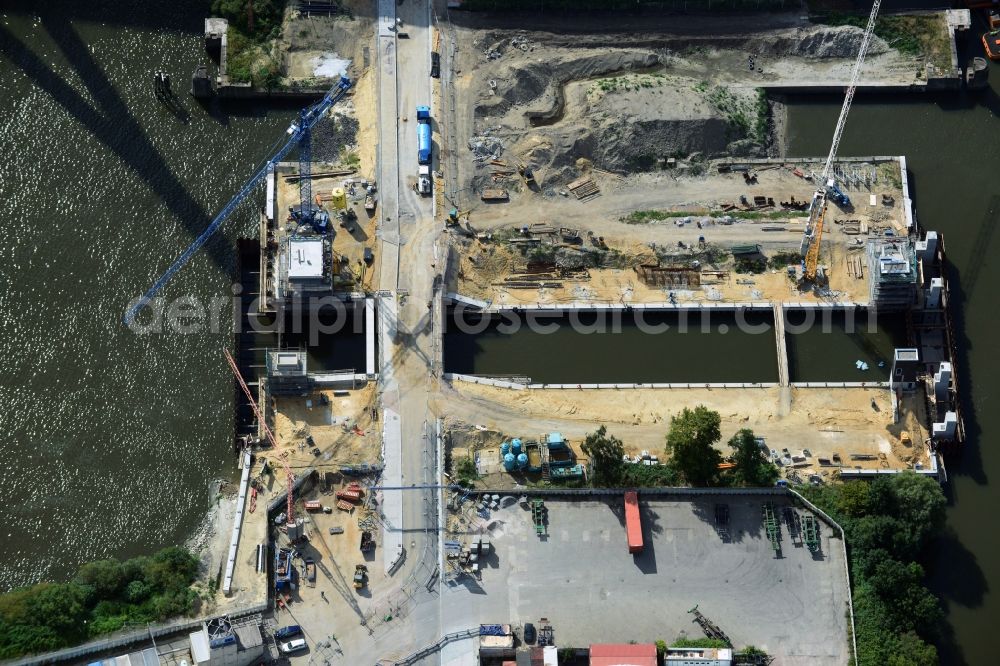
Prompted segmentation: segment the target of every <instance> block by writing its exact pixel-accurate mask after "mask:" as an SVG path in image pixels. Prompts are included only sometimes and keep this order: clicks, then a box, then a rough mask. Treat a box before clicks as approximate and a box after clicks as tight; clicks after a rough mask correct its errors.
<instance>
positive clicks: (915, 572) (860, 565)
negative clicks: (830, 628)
mask: <svg viewBox="0 0 1000 666" xmlns="http://www.w3.org/2000/svg"><path fill="white" fill-rule="evenodd" d="M803 494H805V495H806V496H807V497H809V499H810V500H811V501H813V502H814V503H815V504H817V505H818V506H820V507H821V508H823V509H824V510H825V511H827V512H828V513H830V514H831V515H832V516H833V517H834V519H836V520H837V521H838V522H839V523H840V524H841V526H842V527H843V528H844V532H845V534H846V536H847V545H848V548H849V552H850V561H851V572H852V576H851V578H852V583H853V592H854V620H855V634H856V639H857V643H858V655H857V656H858V663H859V664H861V665H862V666H867V665H869V664H870V665H872V666H875V665H876V664H879V665H882V664H896V665H899V666H902V665H903V664H917V665H920V666H923V665H925V664H926V665H930V664H936V663H937V651H936V649H935V648H934V646H933V645H931V644H929V643H928V642H927V640H926V639H930V638H934V637H936V635H937V631H938V627H939V626H940V623H941V621H942V618H943V613H942V610H941V607H940V604H939V603H938V600H937V599H936V598H935V597H934V596H933V595H932V594H931V593H930V592H929V591H928V590H927V588H925V587H924V585H923V578H924V571H923V568H922V567H921V566H920V565H919V564H917V563H916V562H914V560H915V558H916V557H917V556H918V555H919V554H920V553H921V551H922V549H923V548H924V546H925V545H926V544H927V542H928V541H929V540H930V539H931V538H932V537H933V536H934V534H935V533H936V531H937V530H938V529H940V527H941V525H942V524H943V521H944V505H945V498H944V494H943V493H942V492H941V487H940V486H939V485H938V484H937V483H936V482H935V481H934V480H933V479H929V478H927V477H924V476H920V475H917V474H915V473H913V472H902V473H899V474H894V475H892V476H891V477H888V478H887V477H882V478H879V479H876V480H875V481H873V482H871V483H870V484H868V483H866V482H863V481H852V482H849V483H844V484H841V485H838V486H826V487H806V488H804V489H803Z"/></svg>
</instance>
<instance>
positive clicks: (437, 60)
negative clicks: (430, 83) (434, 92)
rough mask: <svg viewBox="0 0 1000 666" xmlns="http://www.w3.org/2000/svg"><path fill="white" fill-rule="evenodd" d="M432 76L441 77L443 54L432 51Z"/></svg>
mask: <svg viewBox="0 0 1000 666" xmlns="http://www.w3.org/2000/svg"><path fill="white" fill-rule="evenodd" d="M431 76H432V77H434V78H435V79H436V78H439V77H440V76H441V54H440V53H438V52H437V51H431Z"/></svg>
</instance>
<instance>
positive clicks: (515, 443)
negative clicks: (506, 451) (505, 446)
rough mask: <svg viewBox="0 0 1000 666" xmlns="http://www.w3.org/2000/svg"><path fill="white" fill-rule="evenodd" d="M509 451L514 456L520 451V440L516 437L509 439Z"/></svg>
mask: <svg viewBox="0 0 1000 666" xmlns="http://www.w3.org/2000/svg"><path fill="white" fill-rule="evenodd" d="M510 452H511V453H513V454H514V455H515V456H516V455H517V454H519V453H521V440H519V439H517V438H515V439H512V440H510Z"/></svg>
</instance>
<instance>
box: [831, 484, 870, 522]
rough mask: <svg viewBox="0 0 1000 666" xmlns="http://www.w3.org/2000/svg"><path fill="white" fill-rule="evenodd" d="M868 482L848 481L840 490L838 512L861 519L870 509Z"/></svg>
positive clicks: (837, 501) (837, 503) (837, 504)
mask: <svg viewBox="0 0 1000 666" xmlns="http://www.w3.org/2000/svg"><path fill="white" fill-rule="evenodd" d="M869 487H870V486H869V484H868V482H867V481H848V482H847V483H845V484H843V485H842V486H840V488H838V490H839V492H838V494H837V499H836V506H837V510H838V511H839V512H840V513H842V514H843V515H845V516H851V517H855V518H857V517H861V516H864V515H866V514H867V513H868V511H869V508H870V501H871V498H870V493H869Z"/></svg>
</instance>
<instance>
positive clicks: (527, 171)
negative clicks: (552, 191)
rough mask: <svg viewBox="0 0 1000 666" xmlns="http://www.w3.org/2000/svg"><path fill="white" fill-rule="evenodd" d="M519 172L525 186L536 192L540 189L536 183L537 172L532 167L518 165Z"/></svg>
mask: <svg viewBox="0 0 1000 666" xmlns="http://www.w3.org/2000/svg"><path fill="white" fill-rule="evenodd" d="M517 172H518V173H519V174H521V178H523V179H524V184H525V185H527V186H528V189H531V190H534V189H536V188H537V187H538V183H537V182H535V172H534V171H533V170H532V169H531V167H529V166H525V165H524V164H518V165H517Z"/></svg>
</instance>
